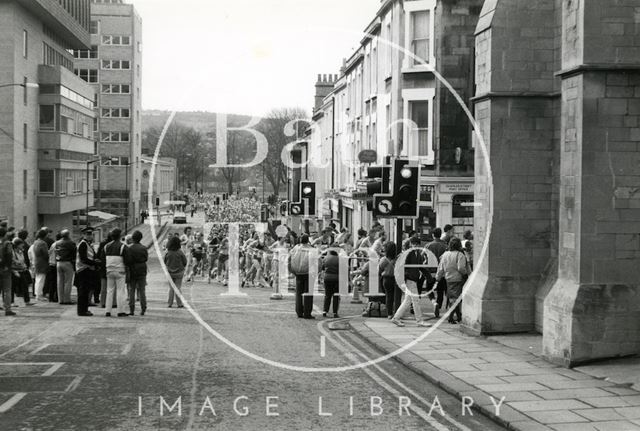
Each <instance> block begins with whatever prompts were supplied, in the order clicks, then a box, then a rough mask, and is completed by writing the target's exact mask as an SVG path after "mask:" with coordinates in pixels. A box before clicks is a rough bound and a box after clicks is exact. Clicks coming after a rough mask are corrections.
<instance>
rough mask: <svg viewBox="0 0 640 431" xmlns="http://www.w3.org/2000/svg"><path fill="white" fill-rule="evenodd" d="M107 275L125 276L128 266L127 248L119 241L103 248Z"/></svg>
mask: <svg viewBox="0 0 640 431" xmlns="http://www.w3.org/2000/svg"><path fill="white" fill-rule="evenodd" d="M104 258H105V266H106V270H107V274H109V273H120V274H126V272H127V266H129V264H130V261H131V260H130V257H129V248H128V247H127V246H126V245H125V244H124V243H123V242H121V241H112V242H110V243H109V244H107V245H106V246H105V247H104Z"/></svg>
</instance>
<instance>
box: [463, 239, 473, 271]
mask: <svg viewBox="0 0 640 431" xmlns="http://www.w3.org/2000/svg"><path fill="white" fill-rule="evenodd" d="M462 249H463V250H464V254H465V256H467V261H468V262H469V267H470V268H471V269H473V232H471V231H470V230H467V231H465V232H464V234H463V236H462Z"/></svg>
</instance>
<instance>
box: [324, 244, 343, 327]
mask: <svg viewBox="0 0 640 431" xmlns="http://www.w3.org/2000/svg"><path fill="white" fill-rule="evenodd" d="M322 269H323V270H324V310H323V311H324V312H323V313H322V316H323V317H327V313H328V312H329V305H331V300H332V299H333V317H334V318H336V319H337V318H338V308H339V307H340V294H339V293H338V291H339V274H340V257H339V256H338V253H337V252H336V251H335V250H329V251H328V252H327V256H326V257H325V258H324V261H323V262H322Z"/></svg>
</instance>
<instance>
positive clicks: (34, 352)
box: [30, 343, 51, 355]
mask: <svg viewBox="0 0 640 431" xmlns="http://www.w3.org/2000/svg"><path fill="white" fill-rule="evenodd" d="M50 345H51V344H48V343H47V344H43V345H42V346H40V347H38V348H37V349H36V350H34V351H33V352H31V353H30V355H35V354H37V353H38V352H41V351H42V350H44V349H46V348H47V347H49V346H50Z"/></svg>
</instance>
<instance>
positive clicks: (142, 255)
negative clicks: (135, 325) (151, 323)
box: [129, 230, 149, 316]
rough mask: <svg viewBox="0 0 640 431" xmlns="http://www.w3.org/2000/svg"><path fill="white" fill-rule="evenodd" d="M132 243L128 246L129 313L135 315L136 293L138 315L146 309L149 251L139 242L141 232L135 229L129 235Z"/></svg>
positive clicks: (142, 314)
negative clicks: (129, 263)
mask: <svg viewBox="0 0 640 431" xmlns="http://www.w3.org/2000/svg"><path fill="white" fill-rule="evenodd" d="M131 239H132V240H133V244H131V246H130V247H129V254H130V255H131V265H130V267H129V311H130V313H129V315H131V316H133V315H135V308H136V306H135V304H136V294H137V296H138V298H139V299H140V315H141V316H144V313H145V312H146V311H147V294H146V286H147V260H149V252H148V251H147V248H146V247H145V246H143V245H142V244H140V241H142V232H140V231H138V230H136V231H134V232H133V234H132V235H131Z"/></svg>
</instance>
